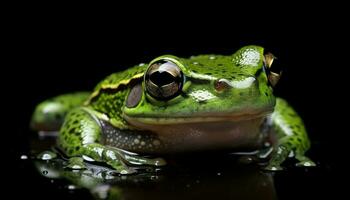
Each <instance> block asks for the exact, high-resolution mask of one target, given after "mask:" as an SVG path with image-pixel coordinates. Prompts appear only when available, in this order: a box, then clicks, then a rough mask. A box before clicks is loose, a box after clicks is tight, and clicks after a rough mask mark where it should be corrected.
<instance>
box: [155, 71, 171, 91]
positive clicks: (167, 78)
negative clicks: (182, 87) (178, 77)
mask: <svg viewBox="0 0 350 200" xmlns="http://www.w3.org/2000/svg"><path fill="white" fill-rule="evenodd" d="M150 80H151V81H152V82H153V83H154V84H156V85H158V86H159V87H161V86H163V85H167V84H170V83H172V82H174V81H175V77H174V76H173V75H171V74H169V73H168V72H159V71H157V72H154V73H153V74H152V75H151V76H150Z"/></svg>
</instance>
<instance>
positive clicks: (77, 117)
mask: <svg viewBox="0 0 350 200" xmlns="http://www.w3.org/2000/svg"><path fill="white" fill-rule="evenodd" d="M96 114H97V115H98V114H99V113H96V111H93V110H91V109H89V108H87V107H79V108H76V109H74V110H72V111H71V112H69V113H68V115H67V117H66V120H65V121H64V123H63V126H62V128H61V131H60V134H59V138H58V145H59V147H60V148H61V149H62V150H63V151H64V152H65V154H67V155H68V156H70V157H74V156H83V157H85V158H86V156H87V157H89V158H91V159H93V160H95V161H98V162H105V163H107V164H108V165H110V166H112V167H113V168H115V169H116V170H117V171H118V172H120V173H122V174H130V173H134V172H135V171H134V170H133V169H132V168H130V167H129V165H154V166H160V165H163V164H164V161H163V160H161V159H148V158H143V157H141V156H138V155H136V154H133V153H130V152H126V151H123V150H121V149H117V148H113V147H109V146H105V145H103V144H101V143H100V142H101V134H102V131H103V130H102V127H101V124H100V119H99V118H98V117H97V115H96Z"/></svg>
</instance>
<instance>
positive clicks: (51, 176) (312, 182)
mask: <svg viewBox="0 0 350 200" xmlns="http://www.w3.org/2000/svg"><path fill="white" fill-rule="evenodd" d="M53 143H54V138H51V139H44V140H43V139H42V138H41V139H39V138H37V137H33V138H31V147H32V148H31V156H27V158H26V159H24V158H25V157H23V155H26V154H22V156H19V157H18V161H19V166H20V168H21V171H20V175H21V176H20V177H21V178H22V180H23V181H22V182H21V183H22V185H23V186H24V188H25V190H26V191H28V193H27V195H28V196H33V197H34V198H36V199H49V198H50V199H52V198H53V199H155V200H156V199H293V198H299V199H305V198H314V197H316V196H318V195H321V196H323V195H324V194H323V193H326V194H331V195H336V194H334V193H329V192H330V191H332V186H333V187H334V182H333V181H334V180H335V179H334V176H333V175H334V174H333V169H332V165H329V163H328V162H326V161H323V160H322V157H318V156H319V153H322V149H320V144H317V143H316V145H313V149H312V150H314V151H311V152H310V153H311V156H312V157H313V158H314V157H315V158H316V159H318V160H316V161H317V164H318V166H317V167H313V168H298V167H293V162H292V161H290V162H288V163H287V168H286V170H284V171H280V172H273V173H272V172H266V171H261V170H260V168H259V166H257V165H256V164H252V163H251V162H245V161H246V160H249V158H248V159H243V162H241V161H242V159H236V158H234V157H232V156H227V155H216V156H215V155H204V156H198V157H191V156H189V157H183V158H181V159H179V158H176V159H174V158H173V160H171V159H170V161H169V165H168V166H167V167H163V168H141V169H139V171H140V173H139V174H136V175H120V174H118V173H116V172H115V171H114V170H112V169H110V168H108V167H107V166H101V165H97V164H96V163H94V162H89V163H86V169H80V170H70V169H67V168H65V167H64V166H65V165H66V164H67V161H66V160H65V159H63V158H62V157H60V156H58V157H57V158H54V159H51V160H45V159H44V160H43V159H38V158H37V156H35V155H38V154H39V152H42V151H43V150H48V149H49V150H50V149H51V146H52V145H53ZM315 152H316V153H315ZM45 154H48V152H47V151H46V152H45ZM41 155H44V154H41ZM50 155H52V154H50ZM244 160H245V161H244ZM22 188H23V187H22Z"/></svg>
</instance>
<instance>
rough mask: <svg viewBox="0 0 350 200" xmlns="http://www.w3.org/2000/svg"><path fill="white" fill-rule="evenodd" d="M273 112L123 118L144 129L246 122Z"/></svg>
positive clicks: (126, 116) (124, 115) (125, 116)
mask: <svg viewBox="0 0 350 200" xmlns="http://www.w3.org/2000/svg"><path fill="white" fill-rule="evenodd" d="M272 112H273V110H262V111H255V112H254V111H252V112H244V113H234V114H213V113H211V114H202V115H201V116H196V115H195V114H193V115H190V116H185V117H181V116H179V117H167V118H161V117H134V116H128V115H126V114H125V113H123V118H124V119H125V120H126V121H127V122H128V123H129V124H132V125H134V126H136V127H139V128H143V126H147V125H171V124H191V123H205V122H224V121H231V122H239V121H245V120H251V119H256V118H262V117H266V116H268V115H269V114H271V113H272Z"/></svg>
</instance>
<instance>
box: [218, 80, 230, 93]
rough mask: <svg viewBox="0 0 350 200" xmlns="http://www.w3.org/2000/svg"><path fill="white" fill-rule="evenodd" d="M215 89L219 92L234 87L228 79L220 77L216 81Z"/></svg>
mask: <svg viewBox="0 0 350 200" xmlns="http://www.w3.org/2000/svg"><path fill="white" fill-rule="evenodd" d="M214 87H215V90H216V91H218V92H221V91H224V90H227V89H229V88H232V85H231V83H230V82H229V81H228V80H226V79H219V80H216V81H215V82H214Z"/></svg>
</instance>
